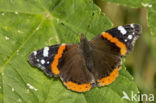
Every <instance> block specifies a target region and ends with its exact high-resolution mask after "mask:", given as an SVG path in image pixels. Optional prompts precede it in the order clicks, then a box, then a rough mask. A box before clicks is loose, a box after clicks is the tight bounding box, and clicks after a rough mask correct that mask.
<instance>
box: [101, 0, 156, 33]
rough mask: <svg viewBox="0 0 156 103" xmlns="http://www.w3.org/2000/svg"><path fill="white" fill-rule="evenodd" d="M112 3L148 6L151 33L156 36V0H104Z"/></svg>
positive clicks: (139, 6)
mask: <svg viewBox="0 0 156 103" xmlns="http://www.w3.org/2000/svg"><path fill="white" fill-rule="evenodd" d="M103 1H108V2H112V3H117V4H121V5H124V6H130V7H136V8H146V10H147V19H148V25H149V27H150V30H151V34H152V35H155V36H156V22H153V21H155V18H156V0H135V1H134V0H103Z"/></svg>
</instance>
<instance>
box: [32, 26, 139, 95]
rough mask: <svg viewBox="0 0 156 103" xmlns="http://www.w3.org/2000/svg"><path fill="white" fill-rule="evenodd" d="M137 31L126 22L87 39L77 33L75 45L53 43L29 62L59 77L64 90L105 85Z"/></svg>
mask: <svg viewBox="0 0 156 103" xmlns="http://www.w3.org/2000/svg"><path fill="white" fill-rule="evenodd" d="M140 34H141V27H140V25H138V24H130V25H125V26H118V27H116V28H113V29H110V30H108V31H105V32H103V33H101V34H99V35H97V36H96V37H95V38H93V39H92V40H90V41H88V40H87V38H86V37H85V36H84V35H81V38H80V43H79V44H57V45H52V46H48V47H45V48H43V49H40V50H38V51H34V52H33V53H32V54H31V55H30V56H29V62H30V64H31V65H32V66H36V67H38V68H41V70H43V71H44V72H45V74H46V75H47V76H50V77H52V76H55V77H60V79H61V80H62V81H63V84H64V85H65V86H66V87H67V88H68V89H71V90H73V91H76V92H85V91H89V90H90V89H91V88H93V87H94V86H95V85H96V84H97V86H99V87H101V86H104V85H109V84H110V83H112V82H113V81H114V80H115V79H116V78H117V76H118V71H119V70H120V69H121V65H122V62H121V58H122V57H124V56H125V55H126V54H128V53H129V52H130V51H131V50H132V48H133V46H134V43H135V40H136V39H137V38H138V37H139V36H140Z"/></svg>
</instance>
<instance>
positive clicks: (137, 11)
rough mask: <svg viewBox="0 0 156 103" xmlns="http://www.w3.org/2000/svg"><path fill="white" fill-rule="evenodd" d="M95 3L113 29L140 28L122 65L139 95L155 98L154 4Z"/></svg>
mask: <svg viewBox="0 0 156 103" xmlns="http://www.w3.org/2000/svg"><path fill="white" fill-rule="evenodd" d="M94 2H95V3H96V4H97V5H98V6H99V7H100V8H101V10H102V12H103V13H104V14H105V15H106V16H107V17H108V18H109V19H110V20H111V21H112V23H113V26H117V25H123V24H130V23H138V24H141V25H142V28H143V29H142V30H143V33H142V35H141V37H140V38H139V39H138V41H137V43H136V46H135V48H134V51H133V52H132V53H131V54H130V55H128V56H127V57H126V62H125V63H126V67H127V70H128V71H129V72H130V73H131V74H132V75H133V76H134V78H135V81H136V83H137V85H138V87H139V89H140V91H141V92H142V93H154V94H156V29H155V28H156V25H155V24H154V22H155V15H156V13H155V11H156V9H155V7H156V5H155V4H156V3H155V1H147V0H143V1H141V0H137V1H132V0H94ZM151 28H153V29H151Z"/></svg>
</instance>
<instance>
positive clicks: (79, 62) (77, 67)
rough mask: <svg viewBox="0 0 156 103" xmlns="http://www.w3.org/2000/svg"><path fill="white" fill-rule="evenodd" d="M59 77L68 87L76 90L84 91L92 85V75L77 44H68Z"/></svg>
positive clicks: (60, 66)
mask: <svg viewBox="0 0 156 103" xmlns="http://www.w3.org/2000/svg"><path fill="white" fill-rule="evenodd" d="M59 68H61V70H60V72H61V74H60V78H61V80H62V81H63V83H64V85H65V86H67V88H68V89H71V90H73V91H77V92H85V91H88V90H90V89H91V88H92V87H93V84H94V82H95V80H94V77H93V75H92V74H91V72H90V71H89V70H88V69H87V66H86V62H85V58H84V56H83V54H82V49H80V46H79V45H68V46H67V51H66V52H65V53H64V54H63V58H62V63H60V64H59Z"/></svg>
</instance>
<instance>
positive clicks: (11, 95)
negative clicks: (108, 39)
mask: <svg viewBox="0 0 156 103" xmlns="http://www.w3.org/2000/svg"><path fill="white" fill-rule="evenodd" d="M0 14H1V15H0V48H1V50H0V73H1V78H0V86H1V88H0V101H2V102H3V103H69V102H70V103H71V102H72V103H95V102H98V103H108V102H109V103H114V102H119V103H132V101H128V100H125V99H122V96H123V91H125V92H126V93H127V94H128V96H131V91H133V92H134V93H137V92H138V89H137V86H136V84H135V83H134V81H133V79H132V76H131V75H130V74H129V73H128V72H127V71H126V70H125V67H123V69H122V70H121V72H120V75H119V77H118V78H117V80H116V81H115V82H114V83H112V84H111V85H109V86H105V87H101V88H98V87H95V88H93V89H92V90H90V91H89V92H86V93H77V92H72V91H70V90H68V89H66V87H64V85H63V84H62V82H61V80H60V79H58V78H48V77H47V76H46V75H44V73H43V72H41V71H40V70H39V69H37V68H33V67H31V66H30V65H29V63H28V61H27V59H28V56H29V54H30V53H31V52H32V51H34V50H37V49H39V48H43V47H45V46H47V45H53V44H56V43H63V42H66V43H78V42H79V36H80V34H81V33H84V34H86V36H87V37H88V38H89V39H91V38H93V37H95V36H96V35H97V34H99V33H101V32H103V31H105V30H107V29H109V28H111V23H110V21H109V20H108V19H107V17H105V16H104V15H103V14H102V13H101V12H100V9H99V8H98V7H97V6H96V5H95V4H93V2H92V0H68V1H67V0H0ZM134 103H136V101H134Z"/></svg>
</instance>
